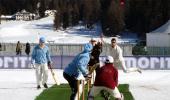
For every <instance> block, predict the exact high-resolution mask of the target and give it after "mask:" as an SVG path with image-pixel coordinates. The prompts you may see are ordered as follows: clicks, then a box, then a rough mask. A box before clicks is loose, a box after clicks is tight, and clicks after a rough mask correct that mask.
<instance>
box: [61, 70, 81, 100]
mask: <svg viewBox="0 0 170 100" xmlns="http://www.w3.org/2000/svg"><path fill="white" fill-rule="evenodd" d="M63 76H64V78H65V79H66V80H67V81H68V83H69V85H70V88H71V95H70V100H77V99H76V94H77V91H78V88H77V80H76V79H75V78H74V77H71V76H70V75H68V74H66V73H63Z"/></svg>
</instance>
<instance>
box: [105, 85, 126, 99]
mask: <svg viewBox="0 0 170 100" xmlns="http://www.w3.org/2000/svg"><path fill="white" fill-rule="evenodd" d="M106 90H107V91H108V92H109V93H110V94H111V95H112V96H113V97H115V100H123V94H121V93H120V92H119V90H118V88H117V87H115V88H114V89H110V88H106Z"/></svg>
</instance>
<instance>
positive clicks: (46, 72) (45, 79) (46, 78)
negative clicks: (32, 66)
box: [42, 63, 48, 88]
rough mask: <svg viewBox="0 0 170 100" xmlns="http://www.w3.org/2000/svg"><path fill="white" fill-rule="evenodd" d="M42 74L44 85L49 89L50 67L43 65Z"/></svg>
mask: <svg viewBox="0 0 170 100" xmlns="http://www.w3.org/2000/svg"><path fill="white" fill-rule="evenodd" d="M42 73H43V81H42V83H43V85H44V87H45V88H48V86H47V80H48V65H47V63H45V64H42Z"/></svg>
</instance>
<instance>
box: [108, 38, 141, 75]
mask: <svg viewBox="0 0 170 100" xmlns="http://www.w3.org/2000/svg"><path fill="white" fill-rule="evenodd" d="M110 50H111V56H112V57H113V59H114V66H116V67H119V66H120V67H122V68H123V71H124V72H125V73H129V72H136V71H137V72H139V73H142V72H141V69H140V68H136V67H134V68H127V67H126V65H125V61H124V58H123V51H122V49H121V48H120V47H119V46H118V45H117V40H116V38H112V40H111V48H110Z"/></svg>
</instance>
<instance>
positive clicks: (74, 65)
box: [63, 43, 93, 100]
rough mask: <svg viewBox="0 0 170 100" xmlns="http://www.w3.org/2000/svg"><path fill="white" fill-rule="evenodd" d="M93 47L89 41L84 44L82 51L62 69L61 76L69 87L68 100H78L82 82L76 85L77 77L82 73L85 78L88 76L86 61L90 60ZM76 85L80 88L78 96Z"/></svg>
mask: <svg viewBox="0 0 170 100" xmlns="http://www.w3.org/2000/svg"><path fill="white" fill-rule="evenodd" d="M92 49H93V46H92V44H91V43H87V44H85V45H84V51H83V52H81V53H80V54H78V55H77V56H76V57H75V58H74V59H73V61H72V62H71V63H70V64H69V65H68V66H67V67H66V68H65V69H64V72H63V76H64V78H65V79H66V80H67V81H68V83H69V85H70V87H71V92H72V93H71V96H70V100H78V98H80V96H81V93H82V84H80V85H79V86H78V77H79V76H80V75H83V76H84V77H85V78H88V77H89V76H88V68H87V66H88V62H89V60H90V53H91V50H92ZM78 87H80V88H81V90H80V91H79V92H80V93H79V94H80V95H79V97H78Z"/></svg>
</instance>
